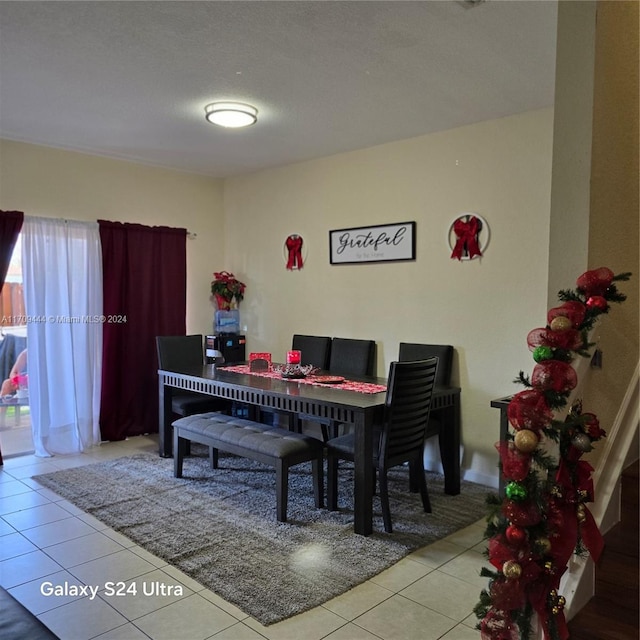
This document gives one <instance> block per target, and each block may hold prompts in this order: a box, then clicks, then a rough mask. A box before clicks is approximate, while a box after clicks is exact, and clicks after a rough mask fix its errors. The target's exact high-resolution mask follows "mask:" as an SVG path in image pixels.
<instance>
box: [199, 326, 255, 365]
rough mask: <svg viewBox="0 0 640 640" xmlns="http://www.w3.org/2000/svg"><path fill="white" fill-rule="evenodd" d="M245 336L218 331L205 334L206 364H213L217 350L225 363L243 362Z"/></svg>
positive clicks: (245, 356)
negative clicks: (209, 334) (213, 333)
mask: <svg viewBox="0 0 640 640" xmlns="http://www.w3.org/2000/svg"><path fill="white" fill-rule="evenodd" d="M246 344H247V338H246V336H243V335H240V334H238V333H219V334H217V335H213V336H206V343H205V361H206V363H207V364H215V361H216V356H217V352H220V353H221V354H222V356H223V357H224V362H225V364H233V363H235V362H244V361H245V360H246V359H247V355H246V348H245V347H246Z"/></svg>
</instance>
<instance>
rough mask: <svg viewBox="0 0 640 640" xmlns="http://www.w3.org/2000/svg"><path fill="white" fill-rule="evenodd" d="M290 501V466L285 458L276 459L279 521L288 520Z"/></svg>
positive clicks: (277, 512)
mask: <svg viewBox="0 0 640 640" xmlns="http://www.w3.org/2000/svg"><path fill="white" fill-rule="evenodd" d="M288 501H289V466H288V465H287V464H286V463H285V461H284V460H282V459H279V460H277V461H276V514H277V518H278V522H286V521H287V502H288Z"/></svg>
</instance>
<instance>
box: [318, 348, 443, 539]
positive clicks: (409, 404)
mask: <svg viewBox="0 0 640 640" xmlns="http://www.w3.org/2000/svg"><path fill="white" fill-rule="evenodd" d="M437 368H438V358H429V359H427V360H417V361H412V362H392V363H391V365H390V367H389V382H388V388H387V396H386V401H385V408H384V416H383V420H382V423H381V424H380V425H376V427H377V428H376V432H375V434H374V437H375V438H376V442H374V451H373V459H372V464H373V467H374V469H375V471H376V472H377V476H378V483H379V487H380V502H381V504H382V519H383V522H384V530H385V531H386V532H387V533H392V530H393V529H392V524H391V510H390V507H389V488H388V482H387V471H388V470H389V469H390V468H392V467H396V466H398V465H402V464H404V463H405V462H408V463H409V480H410V487H411V488H413V487H414V486H417V487H418V488H419V490H420V495H421V498H422V506H423V508H424V511H425V512H426V513H430V512H431V502H430V500H429V492H428V489H427V482H426V478H425V472H424V457H423V456H424V439H425V432H426V427H427V423H428V421H429V411H430V409H431V396H432V392H433V387H434V385H435V378H436V371H437ZM326 447H327V474H328V477H327V499H328V506H329V509H330V510H332V511H336V510H337V509H338V460H341V459H342V460H351V461H353V460H354V456H355V436H354V434H353V433H349V434H346V435H344V436H339V437H337V438H332V439H331V440H329V441H328V442H327V443H326Z"/></svg>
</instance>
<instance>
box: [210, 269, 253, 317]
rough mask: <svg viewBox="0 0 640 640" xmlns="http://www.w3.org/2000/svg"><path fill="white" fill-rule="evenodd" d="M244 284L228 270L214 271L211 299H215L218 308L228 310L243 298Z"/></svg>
mask: <svg viewBox="0 0 640 640" xmlns="http://www.w3.org/2000/svg"><path fill="white" fill-rule="evenodd" d="M245 289H246V285H245V284H244V282H240V280H238V279H237V278H236V277H235V276H234V275H233V273H230V272H229V271H216V272H214V274H213V280H212V282H211V300H215V303H216V304H217V305H218V309H221V310H227V311H228V310H229V309H231V308H232V307H236V306H238V305H239V304H240V302H242V299H243V298H244V291H245Z"/></svg>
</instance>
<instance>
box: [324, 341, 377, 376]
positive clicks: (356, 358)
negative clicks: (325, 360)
mask: <svg viewBox="0 0 640 640" xmlns="http://www.w3.org/2000/svg"><path fill="white" fill-rule="evenodd" d="M375 364H376V342H375V340H357V339H354V338H334V339H333V340H332V342H331V356H330V358H329V371H330V372H331V373H335V374H336V375H340V376H372V375H373V373H374V370H375Z"/></svg>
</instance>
